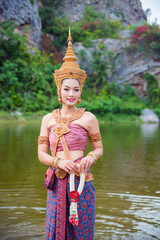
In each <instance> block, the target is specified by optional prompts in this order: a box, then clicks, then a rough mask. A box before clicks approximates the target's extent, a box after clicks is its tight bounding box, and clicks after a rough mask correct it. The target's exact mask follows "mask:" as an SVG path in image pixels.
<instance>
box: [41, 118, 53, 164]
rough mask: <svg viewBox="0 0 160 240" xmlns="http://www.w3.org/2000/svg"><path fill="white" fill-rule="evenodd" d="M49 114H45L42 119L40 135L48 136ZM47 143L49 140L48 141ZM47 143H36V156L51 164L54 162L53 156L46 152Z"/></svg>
mask: <svg viewBox="0 0 160 240" xmlns="http://www.w3.org/2000/svg"><path fill="white" fill-rule="evenodd" d="M49 117H50V116H49V114H47V115H45V116H44V117H43V119H42V123H41V130H40V136H45V137H48V128H47V127H48V121H49ZM48 143H49V142H48ZM48 149H49V144H47V143H42V144H39V145H38V158H39V161H40V162H42V163H44V164H46V165H51V164H53V162H54V159H55V158H54V157H52V156H51V155H49V154H48Z"/></svg>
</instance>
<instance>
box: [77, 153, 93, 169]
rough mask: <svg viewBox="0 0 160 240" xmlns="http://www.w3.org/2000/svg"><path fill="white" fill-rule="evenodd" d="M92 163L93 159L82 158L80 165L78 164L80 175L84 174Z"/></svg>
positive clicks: (89, 157)
mask: <svg viewBox="0 0 160 240" xmlns="http://www.w3.org/2000/svg"><path fill="white" fill-rule="evenodd" d="M93 163H94V158H93V157H92V156H86V157H84V158H82V160H81V162H80V164H79V171H80V173H82V172H83V173H86V172H87V171H88V170H89V168H90V166H91V165H92V164H93Z"/></svg>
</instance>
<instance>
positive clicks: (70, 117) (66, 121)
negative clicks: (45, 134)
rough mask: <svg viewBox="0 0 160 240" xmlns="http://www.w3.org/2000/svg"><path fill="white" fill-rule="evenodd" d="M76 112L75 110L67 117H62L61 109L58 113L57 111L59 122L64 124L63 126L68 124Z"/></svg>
mask: <svg viewBox="0 0 160 240" xmlns="http://www.w3.org/2000/svg"><path fill="white" fill-rule="evenodd" d="M76 112H77V108H76V109H75V110H74V111H73V112H72V113H71V115H70V116H69V117H66V116H64V117H62V115H61V109H60V111H59V117H60V122H61V123H64V124H66V123H69V122H70V121H71V120H72V118H73V117H74V115H75V113H76Z"/></svg>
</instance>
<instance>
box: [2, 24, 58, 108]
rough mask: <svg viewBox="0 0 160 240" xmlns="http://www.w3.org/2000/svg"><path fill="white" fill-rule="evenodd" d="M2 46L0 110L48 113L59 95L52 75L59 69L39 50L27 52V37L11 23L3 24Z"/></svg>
mask: <svg viewBox="0 0 160 240" xmlns="http://www.w3.org/2000/svg"><path fill="white" fill-rule="evenodd" d="M0 45H1V48H0V56H1V57H0V76H1V77H0V98H1V101H0V108H1V109H4V110H15V109H17V108H19V107H21V108H22V109H23V108H24V109H25V111H28V110H30V109H32V111H35V110H38V109H41V108H40V107H43V108H44V109H47V110H48V109H49V107H48V101H50V99H51V98H52V96H53V94H56V87H55V84H54V85H53V76H52V75H53V74H52V73H53V72H54V70H55V69H56V68H58V66H57V65H53V64H52V63H51V62H50V59H49V57H48V56H45V55H41V54H40V52H39V51H38V50H35V49H28V47H27V40H26V37H24V36H21V35H19V34H16V33H14V24H13V23H10V22H8V21H7V22H4V23H3V24H2V23H1V24H0ZM29 51H32V54H31V53H30V52H29ZM40 98H41V100H40ZM42 104H43V105H42ZM27 106H28V108H27ZM38 106H39V107H38Z"/></svg>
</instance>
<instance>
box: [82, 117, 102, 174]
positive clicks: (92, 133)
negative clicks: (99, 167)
mask: <svg viewBox="0 0 160 240" xmlns="http://www.w3.org/2000/svg"><path fill="white" fill-rule="evenodd" d="M99 133H100V130H99V124H98V121H97V118H96V117H95V116H94V115H93V114H91V113H90V114H89V118H88V134H89V137H90V138H91V139H92V141H91V144H92V148H93V151H92V152H93V154H89V155H87V156H86V157H84V158H83V159H82V160H81V163H80V166H79V167H80V172H87V171H88V170H89V168H90V166H91V165H92V164H93V163H94V162H95V157H96V160H97V159H98V158H100V157H101V156H102V155H103V146H102V141H101V139H100V137H98V138H97V139H96V136H98V135H99ZM94 139H95V140H94Z"/></svg>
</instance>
